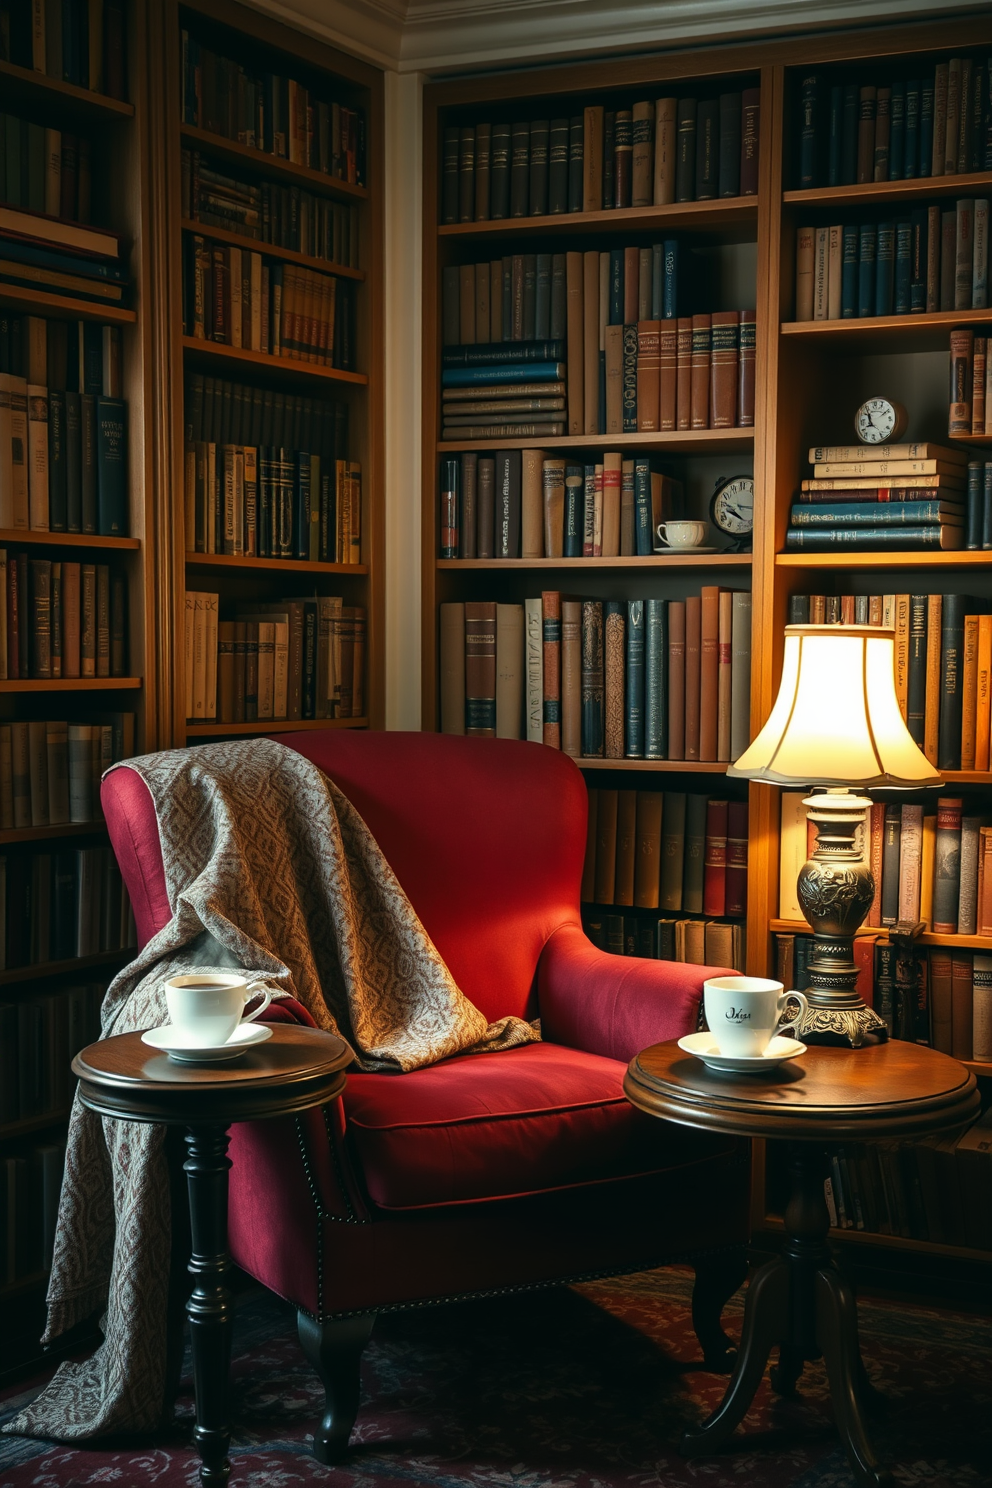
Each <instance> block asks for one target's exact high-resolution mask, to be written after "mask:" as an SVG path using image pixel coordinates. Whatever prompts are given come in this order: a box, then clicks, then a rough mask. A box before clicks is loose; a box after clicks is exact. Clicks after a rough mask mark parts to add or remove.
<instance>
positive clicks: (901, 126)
mask: <svg viewBox="0 0 992 1488" xmlns="http://www.w3.org/2000/svg"><path fill="white" fill-rule="evenodd" d="M905 144H906V84H905V83H901V82H900V83H893V84H892V99H891V102H890V104H889V180H890V181H901V180H902V178H903V175H904V174H905V171H904V166H905V159H906V156H905Z"/></svg>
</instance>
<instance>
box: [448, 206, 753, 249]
mask: <svg viewBox="0 0 992 1488" xmlns="http://www.w3.org/2000/svg"><path fill="white" fill-rule="evenodd" d="M756 220H757V198H756V197H754V196H731V197H725V198H722V199H717V200H715V201H698V202H696V201H693V202H672V203H671V204H670V205H668V206H664V207H622V208H620V209H619V210H616V211H603V212H568V213H561V214H559V215H557V216H554V217H502V218H499V219H497V220H496V221H495V222H452V223H447V224H442V225H440V226H438V228H437V235H438V237H439V238H442V239H445V238H476V237H477V238H479V239H480V240H489V241H491V240H492V239H494V238H502V237H519V236H520V235H521V234H523V236H524V237H527V236H530V235H533V234H535V233H541V234H542V235H543V234H546V233H552V232H553V233H555V234H558V233H565V234H572V233H589V232H597V233H599V232H605V233H620V232H622V233H632V232H666V231H672V232H677V231H683V232H684V231H686V230H689V229H692V230H693V231H697V232H715V233H722V232H724V231H725V230H727V229H729V228H738V227H742V226H749V227H752V228H753V226H754V224H755V222H756Z"/></svg>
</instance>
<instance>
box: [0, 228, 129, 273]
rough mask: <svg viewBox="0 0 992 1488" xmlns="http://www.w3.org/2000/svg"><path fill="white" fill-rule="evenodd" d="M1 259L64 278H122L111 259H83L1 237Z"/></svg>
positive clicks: (81, 256) (52, 249) (56, 250)
mask: <svg viewBox="0 0 992 1488" xmlns="http://www.w3.org/2000/svg"><path fill="white" fill-rule="evenodd" d="M0 258H3V259H7V260H8V261H9V262H11V263H25V264H37V266H38V267H39V268H42V269H57V270H58V271H59V272H60V273H64V274H78V275H79V277H80V278H81V279H104V280H106V281H107V282H108V283H111V282H113V283H121V282H123V280H124V278H125V274H124V270H123V269H122V268H121V266H120V264H119V263H114V262H113V261H112V260H110V259H104V258H86V257H84V256H83V255H82V254H80V255H79V256H77V255H76V254H74V253H63V252H61V251H60V250H59V249H57V248H49V247H47V246H44V247H42V246H38V247H36V246H35V245H34V243H21V242H18V241H16V240H15V239H14V238H7V237H4V236H2V235H0Z"/></svg>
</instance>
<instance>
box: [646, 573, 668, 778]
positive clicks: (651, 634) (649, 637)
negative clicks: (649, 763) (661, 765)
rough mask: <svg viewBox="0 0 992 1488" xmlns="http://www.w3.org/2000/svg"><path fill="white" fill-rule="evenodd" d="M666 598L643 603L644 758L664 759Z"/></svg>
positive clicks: (666, 732)
mask: <svg viewBox="0 0 992 1488" xmlns="http://www.w3.org/2000/svg"><path fill="white" fill-rule="evenodd" d="M665 619H666V613H665V601H664V600H663V599H649V600H647V601H646V603H645V605H644V758H645V759H664V758H665V740H666V738H667V736H668V729H667V726H666V720H665V702H666V699H667V697H668V678H667V676H666V667H667V663H668V640H667V638H666V635H665V630H666V626H665Z"/></svg>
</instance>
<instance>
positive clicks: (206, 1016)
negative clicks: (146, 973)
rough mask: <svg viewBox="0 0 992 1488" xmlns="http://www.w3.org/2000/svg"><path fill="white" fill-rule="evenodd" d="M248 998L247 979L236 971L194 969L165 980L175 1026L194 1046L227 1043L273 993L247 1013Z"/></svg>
mask: <svg viewBox="0 0 992 1488" xmlns="http://www.w3.org/2000/svg"><path fill="white" fill-rule="evenodd" d="M252 995H254V994H252ZM247 1000H248V983H247V981H246V980H245V978H244V977H243V976H237V975H235V974H234V973H227V972H200V973H191V974H188V975H185V976H175V977H171V978H170V979H169V981H167V982H166V984H165V1001H166V1004H167V1006H168V1009H169V1018H170V1019H171V1022H172V1026H173V1028H175V1029H176V1031H177V1032H178V1033H179V1034H180V1036H181V1037H182V1038H183V1039H184V1040H185V1041H186V1042H187V1043H188V1044H189V1047H190V1048H191V1049H206V1048H215V1047H216V1046H217V1045H219V1044H226V1043H227V1041H228V1039H229V1038H230V1037H231V1034H232V1033H233V1032H234V1030H235V1029H236V1028H237V1026H238V1024H239V1023H242V1022H244V1023H251V1022H253V1021H254V1020H255V1019H256V1018H257V1017H258V1016H259V1014H260V1013H264V1012H265V1009H266V1008H267V1007H268V1005H269V1003H270V1002H271V1001H272V993H271V992H268V991H266V992H263V993H262V1001H261V1002H260V1003H259V1005H258V1007H257V1008H253V1009H252V1011H251V1012H250V1013H249V1014H248V1015H247V1016H245V1003H246V1002H247Z"/></svg>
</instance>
